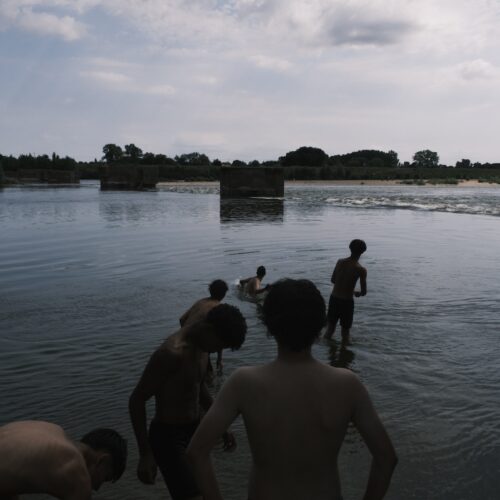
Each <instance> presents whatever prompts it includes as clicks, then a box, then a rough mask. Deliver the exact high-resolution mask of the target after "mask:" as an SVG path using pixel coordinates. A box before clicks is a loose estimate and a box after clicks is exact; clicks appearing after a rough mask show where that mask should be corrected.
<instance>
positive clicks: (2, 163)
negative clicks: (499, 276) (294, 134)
mask: <svg viewBox="0 0 500 500" xmlns="http://www.w3.org/2000/svg"><path fill="white" fill-rule="evenodd" d="M102 164H115V165H120V164H136V165H156V166H158V170H159V177H160V180H165V181H169V180H218V179H219V172H220V169H221V168H223V167H227V166H233V167H252V168H260V167H267V166H282V167H283V169H284V173H285V179H288V180H289V179H296V180H314V179H317V180H336V179H353V180H363V179H367V180H370V179H401V180H405V179H426V178H427V179H433V178H434V179H437V178H442V179H447V178H457V179H471V178H474V179H477V178H481V177H483V178H491V177H496V178H498V177H499V176H500V163H484V164H481V163H479V162H475V163H473V162H472V161H471V160H469V159H462V160H460V161H458V162H457V163H456V164H455V165H454V166H448V165H443V164H441V163H440V162H439V155H438V154H437V153H436V152H435V151H431V150H428V149H427V150H422V151H417V152H416V153H415V154H414V155H413V161H412V162H403V163H402V162H400V161H399V158H398V154H397V153H396V152H395V151H392V150H391V151H387V152H385V151H378V150H372V149H367V150H360V151H355V152H352V153H347V154H342V155H331V156H330V155H328V154H327V153H325V152H324V151H323V150H322V149H320V148H315V147H309V146H303V147H301V148H298V149H296V150H294V151H290V152H288V153H286V154H285V155H284V156H281V157H280V158H278V159H277V160H270V161H263V162H259V161H258V160H253V161H250V162H244V161H242V160H234V161H232V162H222V161H220V160H219V159H214V160H211V159H210V158H209V157H208V156H207V155H205V154H203V153H198V152H193V153H186V154H181V155H176V156H174V157H169V156H167V155H165V154H155V153H151V152H145V153H144V152H143V151H142V149H141V148H139V147H137V146H136V145H135V144H127V145H125V146H124V147H123V148H122V147H121V146H119V145H116V144H106V145H105V146H104V147H103V149H102V157H101V159H100V160H97V159H96V160H94V161H93V162H79V161H76V160H75V159H73V158H70V157H68V156H65V157H60V156H58V155H57V154H56V153H52V155H51V156H48V155H40V156H34V155H31V154H23V155H20V156H19V157H17V158H15V157H13V156H3V155H1V154H0V182H1V179H2V178H5V177H7V178H8V177H16V172H19V171H23V170H52V171H53V170H62V171H76V172H78V175H79V176H80V178H82V179H98V178H99V166H101V165H102Z"/></svg>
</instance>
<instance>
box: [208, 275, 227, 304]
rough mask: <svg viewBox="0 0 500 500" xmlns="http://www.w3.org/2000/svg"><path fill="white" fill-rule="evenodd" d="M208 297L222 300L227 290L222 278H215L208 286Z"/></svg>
mask: <svg viewBox="0 0 500 500" xmlns="http://www.w3.org/2000/svg"><path fill="white" fill-rule="evenodd" d="M208 291H209V292H210V297H212V299H216V300H222V299H223V298H224V296H225V295H226V292H227V283H226V282H225V281H223V280H215V281H212V283H210V285H209V286H208Z"/></svg>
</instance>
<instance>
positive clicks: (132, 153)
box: [125, 144, 142, 162]
mask: <svg viewBox="0 0 500 500" xmlns="http://www.w3.org/2000/svg"><path fill="white" fill-rule="evenodd" d="M125 156H127V157H128V158H129V159H130V160H131V161H132V162H136V161H137V160H139V158H141V157H142V149H141V148H138V147H137V146H136V145H135V144H127V145H126V146H125Z"/></svg>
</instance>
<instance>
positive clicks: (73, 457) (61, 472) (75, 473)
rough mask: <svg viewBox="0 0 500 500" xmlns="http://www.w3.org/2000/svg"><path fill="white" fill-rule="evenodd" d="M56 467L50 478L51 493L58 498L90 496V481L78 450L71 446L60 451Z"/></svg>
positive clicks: (85, 497)
mask: <svg viewBox="0 0 500 500" xmlns="http://www.w3.org/2000/svg"><path fill="white" fill-rule="evenodd" d="M58 462H59V463H58V465H57V468H56V470H55V472H54V475H53V477H52V478H51V482H52V485H53V486H52V488H51V489H52V491H53V492H54V493H55V494H57V495H58V496H59V495H60V498H71V499H73V498H75V499H87V498H90V497H91V494H92V481H91V478H90V475H89V472H88V469H87V466H86V464H85V460H84V458H83V456H82V454H81V453H80V452H79V450H78V449H77V448H76V447H75V446H74V445H73V446H71V445H69V446H67V447H66V448H65V449H64V450H61V452H60V454H59V457H58Z"/></svg>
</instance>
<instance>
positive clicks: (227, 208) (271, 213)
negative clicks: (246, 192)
mask: <svg viewBox="0 0 500 500" xmlns="http://www.w3.org/2000/svg"><path fill="white" fill-rule="evenodd" d="M220 221H221V223H227V222H236V223H238V222H252V223H255V222H263V223H267V222H283V199H282V198H237V199H233V198H231V199H222V198H221V200H220Z"/></svg>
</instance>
